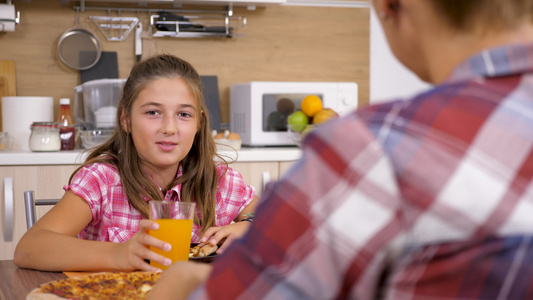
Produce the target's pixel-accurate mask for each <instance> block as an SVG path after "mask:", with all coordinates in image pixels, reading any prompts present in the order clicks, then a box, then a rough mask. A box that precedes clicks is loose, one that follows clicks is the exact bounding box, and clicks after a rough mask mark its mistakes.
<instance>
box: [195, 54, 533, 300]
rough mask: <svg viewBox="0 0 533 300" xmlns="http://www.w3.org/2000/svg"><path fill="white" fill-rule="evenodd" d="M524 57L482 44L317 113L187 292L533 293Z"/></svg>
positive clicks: (528, 89)
mask: <svg viewBox="0 0 533 300" xmlns="http://www.w3.org/2000/svg"><path fill="white" fill-rule="evenodd" d="M532 71H533V45H513V46H508V47H501V48H495V49H490V50H486V51H484V52H482V53H480V54H478V55H476V56H474V57H472V58H471V59H469V60H468V61H466V62H465V63H464V64H462V65H461V66H459V67H458V68H457V69H456V70H455V73H454V74H453V76H451V77H450V78H449V80H448V81H447V82H446V83H444V84H442V85H440V86H437V87H435V88H433V89H431V90H429V91H427V92H425V93H422V94H420V95H418V96H416V97H415V98H413V99H410V100H408V101H405V100H401V99H398V100H395V101H391V102H387V103H383V104H379V105H374V106H368V107H365V108H362V109H359V110H357V111H355V112H353V113H351V114H349V115H348V116H346V117H343V118H341V119H338V120H333V121H331V122H328V123H327V124H325V125H324V126H321V128H320V129H319V130H318V131H315V132H313V133H311V134H310V135H308V138H306V140H305V142H304V148H303V157H302V159H301V160H299V161H298V163H297V164H296V165H295V166H294V167H293V168H292V169H291V170H290V171H289V172H288V173H287V174H286V175H285V176H284V178H283V179H282V180H280V181H279V182H277V183H273V184H272V185H269V186H268V188H267V189H266V190H265V192H264V194H263V196H262V202H261V203H260V206H259V207H258V210H257V211H258V212H257V215H256V218H255V221H254V223H253V224H252V227H251V230H250V231H249V232H248V234H247V235H246V236H245V237H244V238H243V239H241V240H239V241H236V242H234V243H233V244H232V246H231V247H230V248H229V249H228V251H227V252H226V253H225V254H224V255H223V256H222V257H220V259H219V260H217V261H216V262H215V263H214V269H213V273H212V275H211V277H210V280H209V281H208V282H207V283H206V285H204V286H203V287H202V288H200V289H198V290H197V291H195V294H194V295H193V297H191V298H193V299H258V298H261V299H417V300H426V299H432V300H435V299H437V300H438V299H443V300H444V299H513V300H517V299H532V297H533V295H532V290H533V284H532V267H531V265H532V263H531V257H533V251H532V250H531V248H532V246H531V240H530V239H529V238H522V237H520V236H521V235H523V234H528V233H533V217H532V216H533V200H532V199H533V184H532V181H531V177H532V176H533V151H532V150H533V73H532ZM513 236H515V237H513ZM505 237H508V238H505Z"/></svg>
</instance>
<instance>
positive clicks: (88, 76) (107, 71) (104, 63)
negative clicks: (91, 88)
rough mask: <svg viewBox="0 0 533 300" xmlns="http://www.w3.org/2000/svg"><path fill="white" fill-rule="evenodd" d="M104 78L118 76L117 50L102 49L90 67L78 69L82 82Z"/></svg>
mask: <svg viewBox="0 0 533 300" xmlns="http://www.w3.org/2000/svg"><path fill="white" fill-rule="evenodd" d="M104 78H118V55H117V52H114V51H113V52H111V51H109V52H108V51H102V53H101V55H100V59H99V60H98V62H97V63H96V64H95V65H94V66H92V68H89V69H87V70H81V71H80V79H81V83H82V84H83V83H85V82H87V81H91V80H96V79H104Z"/></svg>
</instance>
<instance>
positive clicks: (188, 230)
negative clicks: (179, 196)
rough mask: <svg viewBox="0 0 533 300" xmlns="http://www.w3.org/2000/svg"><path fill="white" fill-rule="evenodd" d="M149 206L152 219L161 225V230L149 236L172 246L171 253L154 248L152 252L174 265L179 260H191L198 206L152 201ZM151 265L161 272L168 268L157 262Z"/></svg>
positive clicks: (150, 232) (154, 231)
mask: <svg viewBox="0 0 533 300" xmlns="http://www.w3.org/2000/svg"><path fill="white" fill-rule="evenodd" d="M149 205H150V219H151V220H154V221H155V222H156V223H157V224H159V229H158V230H150V231H149V234H150V235H151V236H153V237H155V238H157V239H160V240H162V241H165V242H167V243H169V244H170V245H171V246H172V249H171V250H170V251H169V252H165V251H163V250H160V249H158V248H155V247H152V246H150V250H152V251H154V252H156V253H158V254H160V255H163V256H165V257H167V258H169V259H171V260H172V262H173V263H174V262H176V261H179V260H189V248H190V244H191V234H192V223H193V219H194V213H195V206H196V204H195V203H191V202H187V203H184V202H172V201H155V200H151V201H149ZM150 264H151V265H153V266H155V267H157V268H160V269H161V270H164V269H166V268H167V267H165V266H163V265H161V264H159V263H156V262H150Z"/></svg>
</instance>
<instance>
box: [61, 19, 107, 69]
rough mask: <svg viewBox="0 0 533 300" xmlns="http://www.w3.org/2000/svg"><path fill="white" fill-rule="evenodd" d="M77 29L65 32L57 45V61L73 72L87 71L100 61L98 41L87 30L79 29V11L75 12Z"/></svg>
mask: <svg viewBox="0 0 533 300" xmlns="http://www.w3.org/2000/svg"><path fill="white" fill-rule="evenodd" d="M76 25H77V27H74V28H70V29H68V30H67V31H65V32H64V33H63V34H62V35H61V36H60V37H59V42H58V43H57V54H58V56H59V59H60V60H61V61H62V62H63V63H64V64H65V65H67V66H68V67H70V68H72V69H75V70H87V69H89V68H91V67H92V66H94V65H95V64H96V63H97V62H98V60H99V59H100V55H101V53H102V51H101V50H100V41H98V38H96V36H95V35H94V34H93V33H92V32H90V31H89V30H87V29H83V28H81V27H79V11H78V10H77V11H76Z"/></svg>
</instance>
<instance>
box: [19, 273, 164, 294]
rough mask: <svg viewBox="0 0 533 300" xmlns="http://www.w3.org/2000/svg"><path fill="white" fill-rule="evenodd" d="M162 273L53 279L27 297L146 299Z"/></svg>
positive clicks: (97, 274) (96, 274)
mask: <svg viewBox="0 0 533 300" xmlns="http://www.w3.org/2000/svg"><path fill="white" fill-rule="evenodd" d="M160 275H161V273H158V272H131V273H111V272H104V273H95V274H90V275H85V276H80V277H74V278H66V279H61V280H56V281H51V282H48V283H45V284H43V285H41V286H40V287H38V288H36V289H34V290H33V291H31V292H30V293H29V294H28V295H27V297H26V300H52V299H79V300H82V299H84V300H85V299H86V300H93V299H94V300H97V299H145V298H146V295H147V294H148V293H149V292H150V291H151V290H152V286H153V285H154V284H155V282H156V281H157V279H159V276H160Z"/></svg>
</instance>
